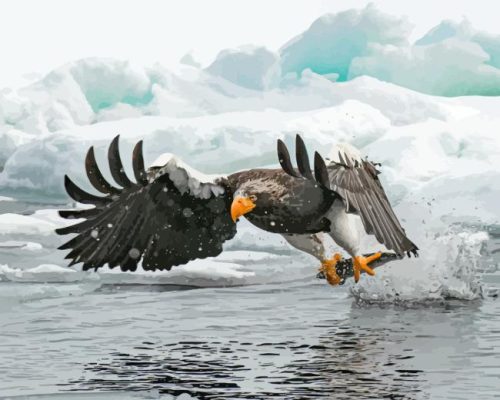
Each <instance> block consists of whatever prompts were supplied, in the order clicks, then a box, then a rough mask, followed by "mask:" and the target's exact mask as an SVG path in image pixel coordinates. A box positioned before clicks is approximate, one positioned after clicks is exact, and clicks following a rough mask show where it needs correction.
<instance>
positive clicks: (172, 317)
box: [0, 281, 500, 399]
mask: <svg viewBox="0 0 500 400" xmlns="http://www.w3.org/2000/svg"><path fill="white" fill-rule="evenodd" d="M2 285H3V286H4V287H5V285H11V286H12V285H19V286H20V287H19V290H23V285H24V286H26V284H16V283H3V284H0V289H1V288H2ZM1 321H2V338H3V339H2V343H1V345H0V359H1V363H0V376H2V380H1V383H0V393H2V395H4V396H8V395H21V394H24V395H35V394H38V395H40V394H44V393H45V394H51V393H52V394H54V393H61V392H63V393H61V396H63V397H64V398H65V397H68V398H71V397H72V396H73V394H75V395H76V393H75V392H92V393H94V394H96V392H102V391H110V392H115V393H117V392H123V391H125V392H127V393H129V394H130V393H136V394H137V396H139V397H148V398H162V395H164V394H165V395H168V394H170V395H178V394H181V393H189V394H190V395H191V396H195V397H198V398H206V399H217V398H259V399H261V398H262V399H265V398H279V399H292V398H297V399H299V398H338V399H351V398H373V399H382V398H388V399H427V398H429V399H490V398H497V397H498V396H499V393H500V392H499V388H500V383H499V382H500V364H499V357H500V304H499V301H498V300H497V299H496V298H488V299H485V300H483V301H473V302H458V301H448V302H442V303H434V304H427V305H425V304H421V305H418V306H417V305H415V306H413V307H402V306H384V307H382V306H374V305H360V304H356V303H353V300H352V299H351V298H348V297H347V295H346V292H345V289H340V290H338V289H331V288H330V287H328V286H326V285H323V283H322V282H316V281H311V282H306V283H303V284H294V285H291V286H290V285H288V286H285V285H269V286H249V287H242V288H227V289H196V290H184V291H164V292H162V291H151V292H148V291H142V290H141V291H137V290H134V288H133V287H131V288H122V289H120V290H114V291H113V290H98V291H95V292H91V293H88V294H85V295H80V296H71V295H68V296H67V297H63V298H53V299H43V300H39V301H29V302H24V303H20V304H17V305H14V306H13V307H8V308H3V309H2V311H1ZM58 398H60V396H59V397H58ZM93 398H98V397H93Z"/></svg>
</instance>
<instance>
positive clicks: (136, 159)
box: [56, 136, 236, 271]
mask: <svg viewBox="0 0 500 400" xmlns="http://www.w3.org/2000/svg"><path fill="white" fill-rule="evenodd" d="M118 138H119V137H118V136H117V137H116V138H115V139H114V140H113V141H112V143H111V145H110V147H109V152H108V160H109V167H110V172H111V175H112V177H113V179H114V180H115V181H116V183H117V184H119V185H120V186H121V187H115V186H112V185H111V184H110V183H109V182H107V181H106V180H105V178H104V177H103V176H102V173H101V172H100V170H99V168H98V166H97V163H96V160H95V156H94V150H93V148H92V147H91V148H90V149H89V151H88V153H87V157H86V160H85V167H86V171H87V176H88V178H89V181H90V182H91V183H92V185H93V186H94V187H95V188H96V189H97V190H98V191H99V192H101V193H103V194H104V196H95V195H92V194H90V193H87V192H85V191H83V190H82V189H80V188H79V187H78V186H76V185H75V184H74V183H73V182H72V181H71V180H70V179H69V178H68V177H67V176H66V177H65V187H66V191H67V192H68V194H69V195H70V196H71V197H72V198H73V199H74V200H75V201H77V202H79V203H83V204H91V205H93V206H94V207H93V208H89V209H84V210H62V211H60V215H61V216H62V217H63V218H68V219H73V218H74V219H83V221H81V222H79V223H77V224H76V225H71V226H68V227H64V228H60V229H57V231H56V232H57V233H58V234H61V235H65V234H72V233H76V234H77V235H76V236H75V237H73V238H72V239H71V240H69V241H68V242H67V243H65V244H63V245H62V246H61V247H60V249H71V251H70V253H69V254H68V255H67V256H66V258H67V259H71V260H72V261H71V264H70V265H73V264H77V263H83V269H84V270H87V269H90V268H95V269H97V268H99V267H102V266H103V265H105V264H108V265H109V267H110V268H114V267H116V266H119V267H120V268H121V269H122V270H123V271H134V270H135V269H136V268H137V264H138V263H139V262H140V261H141V260H142V266H143V268H144V269H145V270H156V269H159V270H163V269H166V270H170V269H171V268H172V266H174V265H180V264H185V263H187V262H188V261H190V260H194V259H197V258H205V257H210V256H216V255H218V254H219V253H220V252H221V251H222V243H223V242H224V241H225V240H228V239H231V238H232V237H233V236H234V235H235V234H236V224H234V222H233V221H232V220H231V216H230V211H229V209H230V206H231V201H232V193H231V192H230V189H229V188H228V187H227V186H226V185H225V184H224V181H223V180H219V181H217V182H200V181H199V180H197V179H196V178H195V177H193V173H192V171H191V170H190V168H189V167H187V166H185V165H184V164H182V162H181V161H179V160H177V159H176V158H174V157H172V158H170V159H169V160H168V161H167V162H166V163H165V164H164V165H163V166H161V167H160V166H158V167H155V168H150V169H149V170H148V172H146V171H145V169H144V160H143V155H142V141H140V142H139V143H137V144H136V146H135V148H134V151H133V155H132V162H133V170H134V176H135V180H136V182H133V181H131V180H130V179H129V177H128V176H127V175H126V174H125V172H124V170H123V165H122V162H121V159H120V154H119V151H118ZM164 161H166V160H164Z"/></svg>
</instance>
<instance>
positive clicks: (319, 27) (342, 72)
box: [280, 4, 411, 81]
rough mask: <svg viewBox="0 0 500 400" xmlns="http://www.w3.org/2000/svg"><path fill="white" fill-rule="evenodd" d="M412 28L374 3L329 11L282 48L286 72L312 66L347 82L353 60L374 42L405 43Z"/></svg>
mask: <svg viewBox="0 0 500 400" xmlns="http://www.w3.org/2000/svg"><path fill="white" fill-rule="evenodd" d="M410 28H411V26H410V25H409V23H408V22H407V21H406V20H405V19H402V18H396V17H392V16H389V15H386V14H383V13H382V12H380V11H379V10H377V9H376V7H375V6H374V5H373V4H370V5H369V6H367V7H366V8H364V9H361V10H347V11H343V12H340V13H338V14H326V15H324V16H322V17H320V18H318V19H317V20H316V21H314V22H313V24H312V25H311V27H310V28H309V29H307V30H306V31H305V32H303V33H302V34H300V35H299V36H297V37H295V38H294V39H292V40H290V42H289V43H287V44H285V45H284V46H283V47H282V48H281V50H280V53H281V57H282V60H283V61H282V70H283V73H284V74H286V73H288V72H293V73H297V74H300V73H301V72H302V71H303V70H305V69H310V70H312V71H314V72H316V73H318V74H330V75H331V74H335V75H337V76H338V80H339V81H345V80H347V79H348V75H349V68H350V64H351V61H352V60H353V59H354V58H356V57H359V56H361V55H363V54H364V53H365V52H366V50H367V47H368V45H369V44H370V43H373V42H375V43H380V44H390V45H393V46H400V45H405V44H406V43H407V37H408V35H409V33H410V30H411V29H410Z"/></svg>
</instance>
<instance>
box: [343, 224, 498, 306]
mask: <svg viewBox="0 0 500 400" xmlns="http://www.w3.org/2000/svg"><path fill="white" fill-rule="evenodd" d="M427 236H428V239H426V240H424V241H423V242H421V243H422V245H421V256H420V257H419V258H416V259H408V258H405V259H403V260H401V261H398V262H397V263H395V264H393V265H390V266H388V267H387V268H385V269H381V270H380V272H379V273H377V275H376V276H375V277H373V278H372V277H368V276H364V277H363V278H362V280H361V281H360V282H359V283H358V284H356V285H352V286H351V287H350V293H351V295H352V296H353V297H354V298H355V299H356V300H357V301H362V302H369V303H372V302H373V303H421V302H428V301H444V300H449V299H459V300H475V299H480V298H482V286H481V280H480V267H479V264H480V260H481V257H482V255H481V250H482V248H483V245H484V243H485V242H486V241H487V240H488V238H489V237H488V234H487V233H486V232H484V231H477V230H476V231H475V230H473V229H471V228H468V227H465V226H460V225H455V226H451V227H450V228H449V229H447V230H446V231H445V232H443V233H435V234H433V235H427Z"/></svg>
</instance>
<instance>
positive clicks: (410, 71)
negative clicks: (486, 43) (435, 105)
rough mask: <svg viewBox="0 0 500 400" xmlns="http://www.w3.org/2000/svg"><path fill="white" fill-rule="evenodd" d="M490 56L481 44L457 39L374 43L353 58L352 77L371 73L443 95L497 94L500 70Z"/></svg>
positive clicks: (350, 76) (399, 83) (402, 84)
mask: <svg viewBox="0 0 500 400" xmlns="http://www.w3.org/2000/svg"><path fill="white" fill-rule="evenodd" d="M489 59H490V57H489V55H488V53H486V52H485V51H484V49H483V48H482V47H481V46H480V45H479V44H477V43H474V42H471V41H464V40H459V39H455V38H450V39H446V40H444V41H442V42H438V43H435V44H430V45H426V46H408V47H397V46H390V45H380V44H373V45H371V46H370V48H369V50H368V52H367V55H366V56H361V57H358V58H356V59H354V60H353V62H352V64H351V68H350V70H349V78H354V77H357V76H361V75H370V76H373V77H376V78H378V79H381V80H385V81H389V82H393V83H396V84H398V85H401V86H405V87H408V88H411V89H414V90H419V91H422V92H425V93H429V94H434V95H441V96H463V95H474V94H479V95H485V96H496V95H499V94H500V90H499V89H498V88H499V84H500V70H499V69H498V68H496V67H494V66H491V65H488V61H489Z"/></svg>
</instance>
